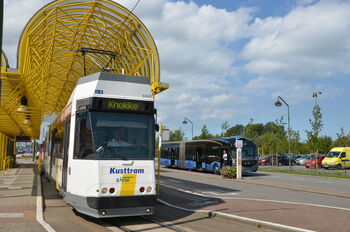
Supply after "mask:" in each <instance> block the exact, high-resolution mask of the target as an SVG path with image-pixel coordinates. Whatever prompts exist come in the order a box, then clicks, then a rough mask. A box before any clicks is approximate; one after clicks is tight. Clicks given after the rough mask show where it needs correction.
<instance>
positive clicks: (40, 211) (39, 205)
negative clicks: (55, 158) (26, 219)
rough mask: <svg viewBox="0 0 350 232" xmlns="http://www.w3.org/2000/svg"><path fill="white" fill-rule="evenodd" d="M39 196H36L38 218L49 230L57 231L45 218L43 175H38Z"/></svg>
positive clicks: (50, 231)
mask: <svg viewBox="0 0 350 232" xmlns="http://www.w3.org/2000/svg"><path fill="white" fill-rule="evenodd" d="M36 191H37V197H36V220H37V221H38V222H39V223H40V225H42V226H43V227H44V229H45V230H46V231H47V232H56V231H55V230H54V229H53V228H52V227H51V226H50V225H49V224H48V223H47V222H45V220H44V213H43V212H44V205H43V196H42V192H41V176H40V175H37V188H36Z"/></svg>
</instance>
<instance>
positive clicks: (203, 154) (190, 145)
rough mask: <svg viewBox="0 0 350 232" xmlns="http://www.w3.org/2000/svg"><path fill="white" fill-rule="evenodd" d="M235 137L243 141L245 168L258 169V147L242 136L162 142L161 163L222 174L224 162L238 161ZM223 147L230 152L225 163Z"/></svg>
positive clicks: (233, 162) (232, 163) (228, 163)
mask: <svg viewBox="0 0 350 232" xmlns="http://www.w3.org/2000/svg"><path fill="white" fill-rule="evenodd" d="M236 140H242V141H243V148H242V166H243V172H244V173H248V172H256V171H257V170H258V166H259V162H258V161H259V158H258V152H257V147H256V145H255V144H254V143H253V142H252V141H251V140H249V139H247V138H244V137H241V136H234V137H229V138H220V139H207V140H194V141H183V142H165V143H162V147H161V159H160V164H161V165H163V166H165V167H178V168H183V169H190V170H193V169H195V170H201V171H211V172H214V173H215V174H219V172H220V169H221V168H222V167H223V166H224V165H230V166H235V165H236V146H235V143H236ZM224 151H226V153H227V154H228V159H227V161H226V164H225V162H224V160H223V154H224Z"/></svg>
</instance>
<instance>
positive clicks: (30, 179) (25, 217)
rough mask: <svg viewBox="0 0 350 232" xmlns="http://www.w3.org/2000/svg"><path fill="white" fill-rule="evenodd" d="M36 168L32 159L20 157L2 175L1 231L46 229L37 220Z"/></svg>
mask: <svg viewBox="0 0 350 232" xmlns="http://www.w3.org/2000/svg"><path fill="white" fill-rule="evenodd" d="M35 170H36V167H35V164H34V163H33V162H32V159H19V160H18V161H17V165H16V166H15V168H13V169H8V170H7V171H6V173H5V175H1V176H0V199H1V200H0V232H15V231H16V232H18V231H23V232H24V231H26V232H31V231H33V232H34V231H35V232H41V231H46V230H45V229H44V228H43V227H42V226H41V225H40V224H39V223H38V222H37V220H36V200H37V191H36V190H37V178H36V177H37V176H36V174H35Z"/></svg>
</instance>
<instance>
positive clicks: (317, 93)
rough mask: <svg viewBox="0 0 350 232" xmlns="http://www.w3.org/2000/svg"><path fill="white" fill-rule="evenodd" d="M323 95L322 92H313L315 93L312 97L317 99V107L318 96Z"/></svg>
mask: <svg viewBox="0 0 350 232" xmlns="http://www.w3.org/2000/svg"><path fill="white" fill-rule="evenodd" d="M321 94H322V92H321V91H318V92H313V93H312V97H313V98H315V106H316V105H317V98H318V96H320V95H321Z"/></svg>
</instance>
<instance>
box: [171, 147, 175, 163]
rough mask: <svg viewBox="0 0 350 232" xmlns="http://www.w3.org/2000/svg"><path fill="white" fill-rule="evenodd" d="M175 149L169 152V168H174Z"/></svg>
mask: <svg viewBox="0 0 350 232" xmlns="http://www.w3.org/2000/svg"><path fill="white" fill-rule="evenodd" d="M175 149H176V148H171V151H170V156H171V158H170V165H171V166H175Z"/></svg>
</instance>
